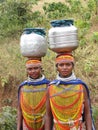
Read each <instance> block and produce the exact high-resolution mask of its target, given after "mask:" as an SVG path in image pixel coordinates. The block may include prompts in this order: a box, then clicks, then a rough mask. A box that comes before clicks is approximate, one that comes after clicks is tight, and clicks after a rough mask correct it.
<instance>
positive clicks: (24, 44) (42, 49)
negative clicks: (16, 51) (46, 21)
mask: <svg viewBox="0 0 98 130" xmlns="http://www.w3.org/2000/svg"><path fill="white" fill-rule="evenodd" d="M47 48H48V46H47V41H46V36H45V31H44V29H41V28H26V29H24V30H23V33H22V35H21V38H20V51H21V54H22V55H23V56H24V57H29V58H30V57H32V58H34V57H43V56H45V55H46V52H47Z"/></svg>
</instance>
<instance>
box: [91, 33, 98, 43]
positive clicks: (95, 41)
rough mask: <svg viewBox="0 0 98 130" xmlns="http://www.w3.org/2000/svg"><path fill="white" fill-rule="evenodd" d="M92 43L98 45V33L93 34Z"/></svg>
mask: <svg viewBox="0 0 98 130" xmlns="http://www.w3.org/2000/svg"><path fill="white" fill-rule="evenodd" d="M92 41H93V42H94V43H98V32H93V35H92Z"/></svg>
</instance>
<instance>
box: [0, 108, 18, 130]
mask: <svg viewBox="0 0 98 130" xmlns="http://www.w3.org/2000/svg"><path fill="white" fill-rule="evenodd" d="M16 113H17V112H16V109H15V108H12V107H9V106H6V107H3V108H2V112H1V113H0V130H16Z"/></svg>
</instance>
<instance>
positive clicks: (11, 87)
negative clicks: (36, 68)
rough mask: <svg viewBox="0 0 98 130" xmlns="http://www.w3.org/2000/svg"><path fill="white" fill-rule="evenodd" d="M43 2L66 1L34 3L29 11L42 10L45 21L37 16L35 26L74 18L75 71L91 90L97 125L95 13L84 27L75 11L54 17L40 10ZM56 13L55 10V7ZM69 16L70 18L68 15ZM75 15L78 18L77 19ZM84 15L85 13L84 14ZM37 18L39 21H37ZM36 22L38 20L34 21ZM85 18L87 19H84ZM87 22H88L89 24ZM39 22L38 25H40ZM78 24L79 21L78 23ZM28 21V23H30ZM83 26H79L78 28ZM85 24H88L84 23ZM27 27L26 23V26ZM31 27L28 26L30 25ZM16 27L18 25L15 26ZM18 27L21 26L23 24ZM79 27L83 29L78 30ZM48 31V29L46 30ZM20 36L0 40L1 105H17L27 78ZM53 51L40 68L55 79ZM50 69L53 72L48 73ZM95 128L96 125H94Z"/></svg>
mask: <svg viewBox="0 0 98 130" xmlns="http://www.w3.org/2000/svg"><path fill="white" fill-rule="evenodd" d="M81 1H82V4H83V5H85V4H86V2H88V0H81ZM45 2H46V3H48V2H49V3H52V2H63V3H65V0H54V1H53V0H40V1H39V2H38V4H37V5H33V9H32V11H33V12H34V11H41V13H42V14H43V17H44V20H42V19H41V20H42V21H41V22H42V23H41V22H39V21H40V17H41V18H43V17H42V15H41V14H39V15H38V16H40V17H37V18H39V19H37V18H36V19H33V20H32V21H33V22H34V21H35V23H36V24H35V26H40V27H41V26H45V28H46V30H48V29H49V28H50V24H49V22H50V21H51V20H53V19H55V18H56V19H59V17H60V19H63V18H64V19H66V18H71V17H73V18H74V20H75V24H76V26H77V27H78V29H79V40H80V41H79V43H80V44H79V47H78V48H77V49H76V50H75V52H74V56H75V60H76V63H75V65H76V66H75V73H76V75H77V77H80V78H81V79H82V80H83V81H85V82H86V83H87V85H88V86H89V90H90V96H91V102H92V106H93V108H94V109H96V111H94V112H95V115H96V116H97V117H96V127H98V83H97V81H98V49H97V48H98V40H97V38H96V36H98V35H96V36H95V37H94V35H93V34H94V32H95V33H96V32H98V15H95V14H94V13H93V15H92V16H91V18H90V19H89V20H88V21H90V22H89V23H90V25H89V26H90V27H89V29H88V28H87V30H86V29H85V28H86V26H85V25H84V24H83V25H82V22H83V21H82V20H81V16H79V15H78V14H77V15H75V13H74V14H72V12H71V14H70V13H68V14H66V13H65V14H64V16H62V14H60V15H59V13H58V15H59V16H58V17H55V18H54V16H55V12H52V11H51V10H50V11H49V10H48V8H47V10H48V11H46V14H45V11H44V10H43V9H42V7H43V5H44V4H45ZM57 12H58V10H57ZM49 14H51V17H49V18H48V15H49ZM68 16H69V17H68ZM77 17H78V18H77ZM85 17H86V16H85ZM37 20H39V21H37ZM32 21H30V23H32V24H30V23H29V24H30V25H32V26H33V22H32ZM36 21H37V22H36ZM85 21H86V20H85ZM88 21H87V23H88ZM40 23H41V24H40ZM80 23H81V24H80ZM29 24H27V25H29ZM80 26H82V27H80ZM87 26H88V25H87ZM26 27H28V26H26ZM30 27H31V26H30ZM16 28H17V27H16ZM21 28H22V29H23V28H24V26H23V27H22V26H21ZM81 30H83V31H82V32H81ZM47 33H48V31H47ZM19 42H20V36H18V38H15V36H13V37H11V38H10V37H9V38H7V39H1V43H0V108H2V107H3V106H7V105H9V106H12V107H15V108H17V103H18V101H17V93H18V86H19V84H20V83H21V82H22V81H23V80H25V79H26V72H25V65H24V64H25V60H26V59H25V58H24V57H22V56H21V54H20V48H19ZM54 58H55V54H54V53H53V52H51V51H50V50H48V53H47V55H46V56H45V57H44V58H43V67H44V73H45V75H46V76H47V78H49V79H54V78H55V76H56V72H55V67H54V62H53V60H54ZM50 72H52V73H50ZM97 129H98V128H97Z"/></svg>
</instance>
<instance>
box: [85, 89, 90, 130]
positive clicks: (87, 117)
mask: <svg viewBox="0 0 98 130" xmlns="http://www.w3.org/2000/svg"><path fill="white" fill-rule="evenodd" d="M84 118H85V125H86V130H92V118H91V112H90V103H89V97H88V95H87V91H86V88H85V87H84Z"/></svg>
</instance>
